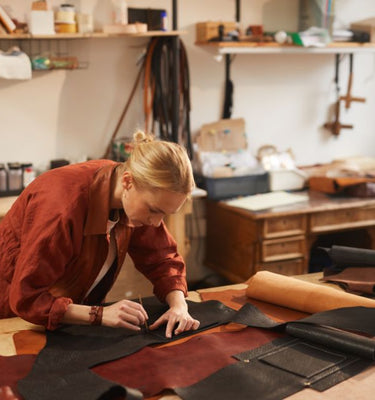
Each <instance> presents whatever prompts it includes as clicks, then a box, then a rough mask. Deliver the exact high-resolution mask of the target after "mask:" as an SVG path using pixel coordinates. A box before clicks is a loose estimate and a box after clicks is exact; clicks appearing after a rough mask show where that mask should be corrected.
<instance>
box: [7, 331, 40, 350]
mask: <svg viewBox="0 0 375 400" xmlns="http://www.w3.org/2000/svg"><path fill="white" fill-rule="evenodd" d="M13 342H14V346H15V348H16V352H17V354H38V353H39V352H40V350H42V348H43V347H44V346H45V344H46V334H45V333H44V332H36V331H26V330H24V331H19V332H16V333H15V334H14V335H13Z"/></svg>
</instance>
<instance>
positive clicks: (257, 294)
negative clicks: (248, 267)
mask: <svg viewBox="0 0 375 400" xmlns="http://www.w3.org/2000/svg"><path fill="white" fill-rule="evenodd" d="M246 283H247V285H248V287H247V289H246V294H247V296H248V297H250V298H253V299H256V300H261V301H265V302H267V303H271V304H276V305H279V306H283V307H288V308H291V309H293V310H298V311H303V312H307V313H310V314H313V313H317V312H321V311H327V310H333V309H335V308H341V307H355V306H363V307H375V300H372V299H368V298H365V297H360V296H357V295H355V294H350V293H345V292H343V291H340V290H337V289H334V288H331V287H327V286H324V285H318V284H315V283H310V282H305V281H302V280H299V279H296V278H292V277H288V276H284V275H280V274H275V273H273V272H269V271H259V272H257V273H256V274H255V275H253V276H252V277H251V278H250V279H249V280H248V281H247V282H246Z"/></svg>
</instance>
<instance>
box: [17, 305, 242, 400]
mask: <svg viewBox="0 0 375 400" xmlns="http://www.w3.org/2000/svg"><path fill="white" fill-rule="evenodd" d="M144 307H145V308H146V310H147V313H148V315H149V318H150V320H149V321H150V324H151V323H152V322H153V321H155V320H156V319H157V318H158V317H159V316H160V315H161V314H163V312H164V311H166V309H167V306H166V305H163V304H160V303H159V302H158V301H157V300H156V299H155V298H149V299H145V300H144ZM189 312H190V313H191V315H192V316H193V317H194V318H196V319H198V320H199V321H201V325H200V328H199V330H200V331H202V330H206V329H209V328H210V327H213V326H217V325H220V324H224V323H227V322H229V321H230V320H231V319H233V316H234V314H235V313H236V311H235V310H232V309H231V308H229V307H226V306H225V305H224V304H222V303H220V302H218V301H209V302H205V303H195V302H189ZM196 332H197V331H190V332H185V333H183V334H181V335H178V336H175V337H172V339H167V338H166V337H165V326H163V327H161V328H159V329H157V330H155V331H149V332H144V333H142V334H140V333H136V332H133V331H128V330H125V329H116V328H108V327H104V326H82V325H71V326H70V325H69V326H64V327H62V328H61V329H58V330H56V331H53V332H47V344H46V347H45V348H44V349H43V350H42V351H41V352H40V353H39V355H38V357H37V359H36V362H35V364H34V366H33V369H32V371H31V373H30V374H29V375H28V376H27V377H26V378H25V379H22V380H21V381H19V383H18V390H19V392H20V393H21V394H22V395H23V396H24V397H25V399H26V400H43V399H46V400H51V399H54V398H56V399H57V398H58V399H59V400H63V399H67V400H71V399H72V398H77V397H75V396H77V395H79V398H80V399H84V398H85V397H83V396H87V398H90V399H94V398H97V397H98V396H99V394H100V393H104V392H106V391H108V390H109V389H110V388H111V387H112V386H113V385H114V384H113V383H112V382H108V381H105V380H104V379H101V378H99V377H98V376H96V375H94V374H93V373H92V372H91V371H89V370H88V368H89V367H93V366H95V365H98V364H100V363H103V362H106V361H110V360H115V359H118V358H120V357H125V356H127V355H129V354H132V353H134V352H136V351H138V350H139V349H141V348H143V347H145V346H147V345H150V344H156V343H167V342H170V341H173V340H177V339H180V338H181V337H184V336H190V335H192V334H194V333H196ZM78 382H80V384H79V385H78ZM79 386H80V387H79ZM83 388H84V389H83ZM84 391H85V393H83V392H84ZM74 393H76V394H75V395H74ZM57 395H58V397H56V396H57Z"/></svg>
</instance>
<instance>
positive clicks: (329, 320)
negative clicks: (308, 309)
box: [233, 304, 375, 358]
mask: <svg viewBox="0 0 375 400" xmlns="http://www.w3.org/2000/svg"><path fill="white" fill-rule="evenodd" d="M233 322H237V323H240V324H244V325H247V326H252V327H255V328H265V329H274V330H278V331H284V329H285V328H286V327H288V328H287V329H290V328H289V327H293V325H295V324H300V323H304V324H309V327H308V328H307V331H312V330H314V329H315V328H317V327H319V326H322V325H323V326H327V327H331V328H336V329H341V330H347V331H353V332H358V333H360V334H364V335H369V336H375V308H367V307H344V308H338V309H335V310H329V311H323V312H320V313H316V314H313V315H311V316H308V317H306V318H302V319H300V320H298V321H292V322H287V323H285V322H277V321H274V320H272V319H271V318H268V317H267V316H266V315H264V314H263V313H262V312H261V311H260V310H259V309H258V308H257V307H255V306H254V305H252V304H246V305H245V306H243V307H242V308H241V309H240V310H239V311H238V313H237V314H236V315H235V317H234V318H233ZM289 332H290V331H289ZM336 332H337V331H332V335H335V334H336ZM346 337H347V338H348V340H350V338H351V336H350V335H347V336H346ZM353 337H355V340H356V341H358V342H360V341H361V340H362V342H363V343H364V344H365V343H367V344H368V341H367V339H366V338H365V337H363V336H360V335H355V336H353ZM367 354H369V356H370V358H372V355H371V354H372V353H367Z"/></svg>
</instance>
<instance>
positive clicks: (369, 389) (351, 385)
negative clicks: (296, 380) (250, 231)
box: [0, 274, 375, 400]
mask: <svg viewBox="0 0 375 400" xmlns="http://www.w3.org/2000/svg"><path fill="white" fill-rule="evenodd" d="M320 276H321V274H309V275H305V276H301V277H298V278H300V279H303V280H307V281H310V282H315V283H317V282H319V278H320ZM245 288H246V285H245V284H236V285H229V286H223V287H219V288H210V289H203V290H199V291H198V292H189V299H190V300H192V301H201V296H202V295H204V293H210V292H211V295H213V294H214V296H215V297H216V298H217V299H218V300H223V299H224V298H225V295H224V294H225V293H226V292H228V290H230V291H234V293H235V294H234V295H233V298H235V297H236V296H237V294H236V293H238V296H241V295H243V293H244V289H245ZM338 290H341V289H338ZM221 293H222V294H223V296H222V295H221ZM250 301H251V302H253V301H252V300H250ZM256 305H257V307H258V308H260V309H262V308H263V306H264V308H263V312H265V313H267V314H268V315H271V316H272V317H274V316H275V313H276V314H277V313H278V312H280V307H277V306H273V305H270V304H266V303H263V305H262V303H261V302H259V301H257V302H256ZM284 310H286V312H292V310H287V309H284ZM270 312H271V313H270ZM25 331H28V332H29V333H35V338H38V336H39V337H41V336H43V335H44V334H43V328H41V327H39V326H37V325H33V324H30V323H28V322H26V321H23V320H22V319H20V318H9V319H3V320H0V355H1V356H9V355H15V354H17V351H16V347H15V345H14V343H13V336H14V334H16V333H17V334H19V333H20V332H25ZM29 337H30V338H31V339H30V340H31V343H30V345H29V346H26V347H28V348H29V353H30V354H36V353H37V352H38V351H39V349H40V345H41V341H40V338H39V339H37V340H35V339H33V336H29ZM185 340H186V339H185ZM181 341H184V339H182V340H181ZM179 342H180V341H177V342H175V343H176V344H178V343H179ZM33 343H34V344H33ZM33 346H34V348H33ZM23 347H24V348H25V346H23ZM18 354H19V353H18ZM23 354H25V352H23ZM374 387H375V366H371V367H370V368H368V369H367V370H365V371H363V372H362V373H360V374H358V375H356V376H354V377H352V378H350V379H348V380H346V381H343V382H341V383H340V384H338V385H336V386H333V387H331V388H330V389H328V390H326V391H324V392H317V391H315V390H313V389H304V390H303V391H301V392H298V393H295V394H294V395H292V396H290V397H288V399H289V400H319V399H325V400H329V399H331V400H337V399H338V398H340V400H349V399H350V400H352V399H353V398H357V399H361V400H367V399H368V400H370V399H372V397H371V396H372V394H373V388H374ZM213 398H214V397H213ZM152 399H164V400H167V399H168V400H177V399H179V397H177V396H176V395H172V394H171V392H165V393H164V394H163V395H161V396H157V397H152Z"/></svg>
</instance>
